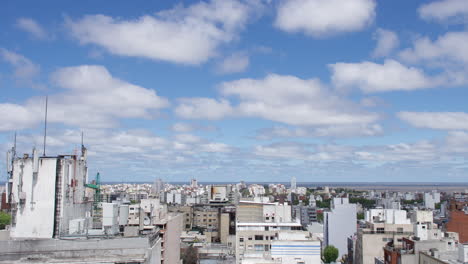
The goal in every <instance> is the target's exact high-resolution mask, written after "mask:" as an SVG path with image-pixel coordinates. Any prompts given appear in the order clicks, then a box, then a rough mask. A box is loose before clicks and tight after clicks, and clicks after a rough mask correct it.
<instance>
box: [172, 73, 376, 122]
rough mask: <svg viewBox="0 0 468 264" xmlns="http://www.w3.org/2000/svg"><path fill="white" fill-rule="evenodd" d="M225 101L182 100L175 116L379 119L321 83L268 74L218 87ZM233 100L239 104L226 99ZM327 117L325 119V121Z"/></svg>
mask: <svg viewBox="0 0 468 264" xmlns="http://www.w3.org/2000/svg"><path fill="white" fill-rule="evenodd" d="M219 89H220V92H221V94H222V95H223V96H224V98H222V99H219V100H216V99H212V98H185V99H181V100H180V103H179V105H178V106H177V108H176V111H175V112H176V114H177V115H178V116H180V117H183V118H188V119H190V118H201V119H210V120H216V119H221V118H224V117H229V116H236V117H257V118H263V119H267V120H271V121H276V122H280V123H285V124H290V125H309V126H311V125H322V126H325V125H350V124H367V123H372V122H374V121H376V120H377V119H378V116H377V115H375V114H372V113H367V112H364V111H362V110H361V109H360V108H359V106H358V105H356V104H354V103H352V102H351V101H347V100H345V99H342V98H340V97H339V96H337V95H334V94H333V93H332V92H331V91H329V90H328V89H327V88H326V87H325V86H324V85H323V84H322V83H321V82H320V81H319V80H317V79H310V80H303V79H300V78H297V77H295V76H287V75H276V74H269V75H268V76H266V77H265V78H264V79H240V80H237V81H231V82H224V83H222V84H221V85H220V87H219ZM229 97H234V98H236V99H237V101H238V104H236V105H234V104H232V103H231V102H230V101H229V100H228V99H227V98H229ZM324 117H326V118H324Z"/></svg>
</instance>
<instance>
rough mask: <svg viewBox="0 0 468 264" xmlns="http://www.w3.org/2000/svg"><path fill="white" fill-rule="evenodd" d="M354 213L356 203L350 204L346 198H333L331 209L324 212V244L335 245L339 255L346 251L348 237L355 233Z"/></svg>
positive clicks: (355, 211) (355, 217)
mask: <svg viewBox="0 0 468 264" xmlns="http://www.w3.org/2000/svg"><path fill="white" fill-rule="evenodd" d="M356 213H357V209H356V204H350V203H349V199H348V198H334V199H333V201H332V204H331V211H329V212H325V213H324V216H323V220H324V225H323V235H324V244H325V246H329V245H332V246H334V247H336V248H337V249H338V254H339V256H342V255H344V254H346V253H347V252H348V242H347V241H348V237H350V236H352V235H354V233H356V230H357V227H356V226H357V215H356Z"/></svg>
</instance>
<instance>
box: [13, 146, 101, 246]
mask: <svg viewBox="0 0 468 264" xmlns="http://www.w3.org/2000/svg"><path fill="white" fill-rule="evenodd" d="M86 153H87V151H86V148H84V147H83V149H82V153H81V155H59V156H39V153H38V151H37V150H35V149H34V150H33V154H32V156H29V155H28V154H24V156H23V157H22V158H13V157H10V155H8V156H9V157H10V160H9V162H8V168H7V169H8V173H9V174H10V179H9V183H10V184H9V190H8V194H9V195H8V197H7V198H8V203H9V204H10V206H11V215H12V221H11V233H10V235H11V237H12V238H54V237H55V238H57V237H60V236H62V235H69V234H70V226H74V225H76V224H78V225H80V226H81V227H83V228H80V229H79V230H73V231H74V232H78V231H80V232H83V231H84V230H85V228H84V227H88V226H90V225H91V211H92V195H91V197H90V196H88V194H89V193H87V192H86V187H85V184H86V182H87V178H88V168H87V166H86V156H87V155H86Z"/></svg>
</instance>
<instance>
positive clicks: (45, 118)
mask: <svg viewBox="0 0 468 264" xmlns="http://www.w3.org/2000/svg"><path fill="white" fill-rule="evenodd" d="M48 101H49V97H48V96H46V101H45V116H44V151H43V152H42V156H45V155H46V138H47V104H48Z"/></svg>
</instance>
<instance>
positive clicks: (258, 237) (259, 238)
mask: <svg viewBox="0 0 468 264" xmlns="http://www.w3.org/2000/svg"><path fill="white" fill-rule="evenodd" d="M255 240H263V236H260V235H255Z"/></svg>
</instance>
